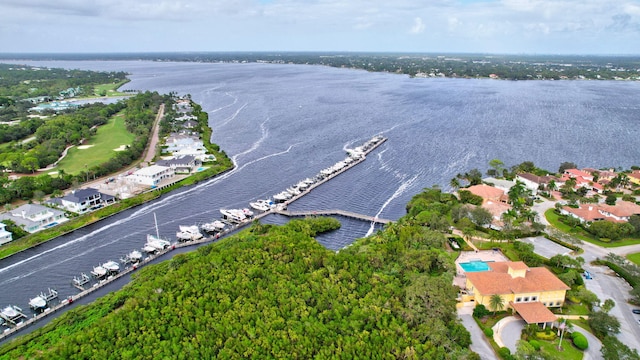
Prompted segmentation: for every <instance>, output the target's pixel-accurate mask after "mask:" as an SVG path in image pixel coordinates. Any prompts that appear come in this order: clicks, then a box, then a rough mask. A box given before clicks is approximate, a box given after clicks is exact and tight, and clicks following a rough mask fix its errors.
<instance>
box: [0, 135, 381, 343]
mask: <svg viewBox="0 0 640 360" xmlns="http://www.w3.org/2000/svg"><path fill="white" fill-rule="evenodd" d="M385 141H386V138H384V137H381V136H375V137H373V138H372V139H371V140H369V141H367V142H365V144H364V145H362V146H360V147H358V148H356V149H359V150H358V151H349V152H348V154H349V155H348V157H347V158H346V159H345V160H342V161H339V162H338V163H336V164H334V165H333V166H331V167H328V168H326V169H324V170H322V171H321V172H320V173H319V174H318V175H317V176H316V177H315V178H313V179H311V178H308V179H305V180H302V181H299V182H297V183H296V184H295V185H293V186H291V187H289V189H288V190H285V191H283V192H282V194H284V193H286V194H288V196H286V198H285V199H283V200H282V201H277V200H276V196H274V200H276V201H275V202H273V201H271V200H267V199H263V200H259V201H256V203H258V202H260V204H261V205H262V204H268V205H269V206H268V209H266V208H264V207H263V209H265V210H258V209H256V210H257V211H261V212H259V213H257V214H254V212H253V211H251V210H249V209H248V208H245V209H221V210H220V211H221V214H222V217H223V219H222V220H215V221H213V222H212V223H210V226H211V227H210V228H211V229H216V230H215V231H212V232H211V234H210V235H209V236H204V235H203V234H202V233H200V231H199V229H198V226H197V225H193V226H180V232H185V233H190V234H191V236H190V237H189V239H187V237H186V235H185V239H184V240H183V241H179V242H176V243H171V242H170V241H168V240H164V239H162V238H160V235H159V233H158V228H157V220H155V214H154V220H155V221H156V235H151V234H148V235H147V239H146V243H145V244H144V245H143V247H142V251H144V252H146V253H147V257H146V258H144V259H143V256H142V253H141V252H140V251H138V250H133V251H131V252H130V253H128V254H127V255H125V256H124V257H122V258H121V259H120V260H121V262H122V263H123V265H124V269H123V270H121V269H120V265H119V264H118V263H117V262H116V261H112V260H109V261H106V262H104V263H102V264H100V265H97V266H94V267H93V269H92V270H91V271H90V273H91V275H92V276H93V279H92V278H91V277H90V276H88V275H87V274H86V273H80V276H74V277H73V279H72V281H71V282H72V285H73V286H74V287H76V288H77V289H78V290H80V293H78V294H76V295H72V296H69V297H67V298H66V299H64V300H62V301H60V302H59V303H58V304H56V305H52V306H49V307H46V310H45V311H42V312H40V313H35V314H34V315H33V317H27V316H26V315H25V314H24V313H23V312H22V309H20V308H18V307H17V306H13V305H12V306H7V307H6V308H4V309H3V310H2V311H1V312H0V318H2V319H3V321H4V323H5V326H8V327H6V328H5V330H4V331H3V332H2V333H1V334H0V340H2V339H4V338H6V337H8V336H11V335H13V334H15V333H17V332H19V331H20V330H21V329H24V328H26V327H28V326H29V325H31V324H33V323H35V322H36V321H38V320H40V319H42V318H43V317H45V316H48V315H49V314H53V313H55V312H58V311H60V310H63V309H64V308H65V307H66V306H68V305H70V304H72V303H74V302H75V301H77V300H78V299H81V298H82V297H84V296H87V295H89V294H91V293H92V292H94V291H96V290H98V289H100V288H102V287H104V286H106V285H108V284H110V283H111V282H113V281H115V280H116V279H119V278H121V277H123V276H126V275H128V274H130V273H131V272H133V271H135V270H136V269H138V268H140V267H142V266H144V265H146V264H148V263H149V262H151V261H152V260H153V259H156V258H158V257H160V256H162V255H164V254H166V253H168V252H170V251H172V250H174V249H177V248H182V247H188V246H194V245H196V244H203V243H207V242H211V241H215V240H218V239H219V238H221V237H223V236H225V235H228V234H230V233H232V232H234V231H236V230H238V229H240V228H242V227H244V226H246V225H249V224H251V223H252V221H253V220H259V219H261V218H263V217H265V216H268V215H271V214H282V215H286V216H314V215H338V216H345V217H350V218H354V219H358V220H363V221H369V222H375V223H382V224H386V223H388V222H389V220H386V219H379V218H376V217H372V216H368V215H362V214H357V213H353V212H348V211H342V210H323V211H312V212H289V211H286V208H287V205H289V204H291V203H292V202H294V201H296V200H298V199H300V198H301V197H303V196H305V195H307V194H308V193H310V192H311V190H313V189H314V188H316V187H318V186H320V185H322V184H324V183H326V182H328V181H329V180H331V179H333V178H335V177H336V176H338V175H340V174H342V173H343V172H345V171H347V170H348V169H350V168H352V167H353V166H355V165H357V164H359V163H361V162H363V161H364V160H365V159H366V155H367V154H368V153H370V152H371V151H373V150H375V149H376V148H377V147H378V146H380V145H381V144H383V143H384V142H385ZM214 224H215V225H214ZM222 225H224V227H223V226H222ZM218 229H219V230H218ZM207 233H209V232H207ZM196 234H199V236H198V235H196ZM178 238H179V239H180V237H178ZM54 291H55V290H54ZM50 294H51V290H50ZM42 295H44V294H42ZM55 295H56V296H55V298H57V292H56V293H55ZM34 299H35V298H34ZM34 299H31V300H34ZM53 299H54V298H51V299H50V300H47V301H46V303H47V305H48V303H49V302H50V301H51V300H53ZM38 303H39V304H41V301H38Z"/></svg>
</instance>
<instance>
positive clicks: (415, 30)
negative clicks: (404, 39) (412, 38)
mask: <svg viewBox="0 0 640 360" xmlns="http://www.w3.org/2000/svg"><path fill="white" fill-rule="evenodd" d="M425 28H426V26H425V25H424V23H423V22H422V19H421V18H419V17H417V18H415V19H413V26H412V27H411V30H410V31H409V32H410V33H412V34H421V33H423V32H424V29H425Z"/></svg>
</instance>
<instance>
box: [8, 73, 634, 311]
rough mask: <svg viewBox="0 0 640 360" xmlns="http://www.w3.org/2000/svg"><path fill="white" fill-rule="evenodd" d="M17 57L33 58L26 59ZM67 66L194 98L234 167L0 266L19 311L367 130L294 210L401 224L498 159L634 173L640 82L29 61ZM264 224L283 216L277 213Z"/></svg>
mask: <svg viewBox="0 0 640 360" xmlns="http://www.w3.org/2000/svg"><path fill="white" fill-rule="evenodd" d="M20 63H27V62H26V61H21V62H20ZM30 63H31V64H35V65H38V66H49V67H65V68H72V69H94V70H123V71H127V72H129V73H130V74H131V76H130V77H131V80H132V81H131V82H129V83H127V84H126V85H125V87H124V89H136V90H153V91H158V92H160V93H169V92H170V91H175V92H177V93H178V94H191V95H192V98H193V100H195V101H196V102H198V103H200V104H201V105H202V107H203V109H204V110H206V111H207V112H208V113H209V122H210V125H211V127H212V129H213V135H212V140H213V142H215V143H217V144H219V145H220V146H221V148H222V149H224V150H225V152H226V153H227V154H229V156H230V157H231V158H232V159H233V161H234V162H235V163H236V165H237V167H236V169H235V170H233V171H231V172H228V173H226V174H224V175H223V176H221V177H218V178H216V179H212V180H209V181H204V182H201V183H199V184H197V185H194V186H191V187H188V188H184V189H180V190H177V191H174V192H172V193H170V194H166V195H163V196H162V197H161V198H160V199H158V200H156V201H153V202H150V203H148V204H145V205H142V206H139V207H136V208H134V209H131V210H128V211H125V212H123V213H120V214H117V215H115V216H113V217H111V218H109V219H106V220H104V221H102V222H100V223H97V224H93V225H90V226H88V227H86V228H83V229H80V230H78V231H75V232H74V233H72V234H69V235H65V236H63V237H60V238H59V239H56V240H54V241H51V242H49V243H46V244H44V245H41V246H39V247H38V248H36V249H33V250H29V251H26V252H24V253H21V254H19V255H16V256H14V257H11V258H9V259H5V260H0V289H2V291H0V306H6V305H9V304H14V305H18V306H20V307H22V308H28V306H26V304H27V302H28V299H29V298H30V297H33V296H35V295H37V294H39V293H40V292H41V291H45V290H46V289H47V288H49V287H51V288H55V289H57V290H58V291H59V293H60V298H61V299H64V298H66V297H67V296H68V295H71V294H76V293H77V292H78V291H77V290H76V289H75V288H74V287H72V286H71V279H72V278H73V276H75V275H79V273H80V272H83V271H84V272H88V271H89V270H90V269H91V267H92V266H95V265H97V264H99V263H103V262H105V261H107V260H110V259H112V260H115V259H118V258H120V257H121V256H122V255H123V254H126V253H128V252H130V251H131V250H132V249H139V248H140V247H141V246H142V245H143V243H144V238H145V236H146V234H147V233H155V229H154V220H153V215H154V213H155V214H156V215H157V219H158V225H159V230H160V235H161V236H164V237H170V238H174V237H175V233H176V230H177V228H178V225H193V224H196V223H202V222H205V221H211V220H212V219H217V218H219V217H220V213H219V209H220V208H223V207H224V208H237V207H247V205H248V202H249V201H254V200H255V199H261V198H267V197H270V196H272V195H273V194H276V193H278V192H280V191H281V190H284V189H285V188H287V187H288V186H291V185H293V184H295V183H297V182H298V181H300V180H302V179H304V178H306V177H310V176H313V175H315V174H316V173H317V172H318V171H320V170H321V169H323V168H325V167H327V166H329V165H332V164H334V163H335V162H337V161H339V160H341V159H343V158H344V157H345V149H346V148H347V147H352V146H357V145H359V144H361V143H362V142H364V141H366V140H368V139H370V138H371V137H372V136H373V135H375V134H383V135H384V136H386V137H387V138H388V139H389V140H388V141H387V142H385V143H384V144H383V145H382V146H380V147H379V148H378V149H376V150H375V151H374V152H373V153H371V154H370V155H369V156H368V158H367V160H366V161H364V162H363V163H361V164H359V165H357V166H355V167H354V168H352V169H350V170H349V171H347V172H345V173H344V174H341V175H340V176H338V177H336V178H335V179H333V180H331V181H330V182H328V183H326V184H323V185H322V186H319V187H318V188H316V189H314V190H313V191H312V192H311V193H310V194H309V195H307V196H305V197H304V198H302V199H300V200H298V201H296V202H295V203H294V204H292V205H291V206H290V207H289V208H290V209H291V210H294V211H296V210H324V209H341V210H347V211H352V212H357V213H362V214H366V215H370V216H378V217H380V218H387V219H398V218H399V217H401V216H402V215H404V214H405V205H406V203H407V202H408V201H409V200H410V199H411V197H412V196H413V195H414V194H416V193H418V192H420V191H421V190H422V189H423V188H425V187H430V186H432V185H434V184H436V185H439V186H441V187H443V188H444V189H445V190H446V189H448V184H449V180H450V179H451V178H453V177H455V176H456V174H458V173H461V172H462V173H464V172H466V171H469V170H470V169H473V168H478V169H480V170H481V171H482V172H485V171H486V169H487V168H488V162H489V161H490V160H491V159H495V158H498V159H500V160H502V161H503V162H504V163H505V164H506V165H507V166H511V165H515V164H519V163H521V162H523V161H533V162H534V163H535V164H536V165H538V166H540V167H543V168H547V169H549V170H551V171H557V169H558V167H559V165H560V164H561V163H562V162H564V161H571V162H575V163H576V164H578V165H579V166H580V167H595V168H600V167H616V168H617V167H622V168H629V167H630V166H631V165H640V164H639V163H638V160H639V159H640V146H638V145H639V144H638V139H640V126H639V125H640V124H639V122H640V116H639V114H640V104H638V101H637V99H638V98H640V83H638V82H616V81H517V82H514V81H493V80H466V79H414V78H409V77H407V76H403V75H397V74H386V73H370V72H366V71H358V70H347V69H334V68H327V67H321V66H301V65H273V64H203V63H169V62H143V61H113V62H100V61H85V62H30ZM264 221H265V222H275V223H278V222H282V221H286V220H284V219H280V218H278V217H274V218H271V217H270V218H267V219H264ZM340 221H341V222H342V224H343V226H342V228H341V229H340V230H338V231H336V232H332V233H330V234H326V235H323V236H321V237H319V238H318V241H319V242H320V243H321V244H323V245H325V246H326V247H327V248H328V249H330V250H337V249H340V248H342V247H344V246H346V245H348V244H350V243H351V242H352V241H353V240H354V239H356V238H358V237H362V236H365V235H366V234H368V233H371V232H374V231H376V230H377V228H376V227H374V226H373V225H372V224H370V223H366V222H364V223H363V222H360V221H354V220H347V219H342V218H341V219H340Z"/></svg>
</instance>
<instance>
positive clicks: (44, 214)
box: [0, 204, 69, 233]
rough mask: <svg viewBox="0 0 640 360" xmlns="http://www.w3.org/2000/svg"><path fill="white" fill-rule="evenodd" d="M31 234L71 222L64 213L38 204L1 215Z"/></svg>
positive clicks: (0, 217) (21, 207)
mask: <svg viewBox="0 0 640 360" xmlns="http://www.w3.org/2000/svg"><path fill="white" fill-rule="evenodd" d="M0 220H11V221H13V222H14V223H16V225H18V226H20V227H22V228H23V229H24V230H25V231H27V232H29V233H34V232H38V231H40V230H44V229H46V228H49V227H52V226H55V225H58V224H60V223H63V222H65V221H67V220H69V219H68V218H67V217H66V216H65V214H64V212H63V211H60V210H56V209H51V208H48V207H46V206H43V205H38V204H25V205H22V206H19V207H17V208H15V209H13V210H10V211H8V212H6V213H4V214H1V215H0Z"/></svg>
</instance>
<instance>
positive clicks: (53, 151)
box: [0, 92, 173, 204]
mask: <svg viewBox="0 0 640 360" xmlns="http://www.w3.org/2000/svg"><path fill="white" fill-rule="evenodd" d="M172 101H173V99H172V98H171V96H168V95H160V94H158V93H157V92H145V93H140V94H137V95H136V96H133V97H131V98H129V99H127V100H126V101H120V102H117V103H114V104H109V105H105V104H101V103H96V104H89V105H85V106H82V107H80V108H79V109H76V110H73V111H68V112H66V113H64V114H60V115H58V116H56V117H55V118H53V119H50V120H47V121H46V123H44V124H40V126H39V127H37V130H36V131H35V134H34V136H35V139H34V140H33V141H29V142H26V143H23V142H16V143H10V144H8V145H6V146H5V147H4V148H2V151H0V168H2V169H9V170H12V171H14V172H22V173H33V172H35V170H36V169H39V168H42V167H45V166H47V165H49V164H51V163H53V162H55V161H56V160H58V158H59V157H60V155H61V154H62V152H63V150H64V149H65V148H66V147H67V146H69V145H77V144H78V143H79V142H80V140H81V139H90V138H91V136H92V135H93V134H94V133H95V129H96V127H97V126H100V125H103V124H105V123H106V122H107V120H108V119H109V117H111V116H113V115H115V114H116V113H119V112H124V117H125V124H126V127H127V130H128V131H130V132H131V133H133V134H135V136H136V137H135V139H134V142H133V144H131V146H129V147H127V149H125V150H124V151H118V152H115V154H114V156H113V158H111V159H110V160H109V161H107V162H105V163H103V164H101V165H100V166H95V167H92V168H89V169H86V171H82V172H81V173H79V174H65V173H62V174H59V175H58V176H57V177H55V178H52V177H51V176H49V175H47V174H44V175H38V176H23V177H20V178H19V179H17V180H14V181H10V180H9V179H8V177H7V173H5V172H2V173H1V174H0V185H2V186H0V204H6V203H10V202H12V201H13V200H16V199H26V200H28V199H31V198H32V197H34V193H35V192H36V191H37V192H39V194H40V196H42V195H48V194H52V193H54V192H55V191H56V190H58V191H60V190H64V189H67V188H69V187H70V186H71V184H72V183H73V182H74V181H75V182H83V181H85V180H86V179H88V178H91V177H99V176H103V175H107V174H110V173H112V172H115V171H117V170H119V169H121V168H122V167H124V166H127V165H129V164H131V163H132V162H133V161H134V160H137V159H139V158H140V156H142V152H143V151H144V149H145V147H146V145H147V142H148V139H149V136H150V131H151V129H152V124H153V121H154V120H155V116H156V113H157V111H158V107H159V106H160V104H162V103H166V104H167V106H171V104H172ZM33 121H37V120H33ZM2 126H3V125H0V134H2ZM4 126H6V125H4ZM34 128H35V126H34Z"/></svg>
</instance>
